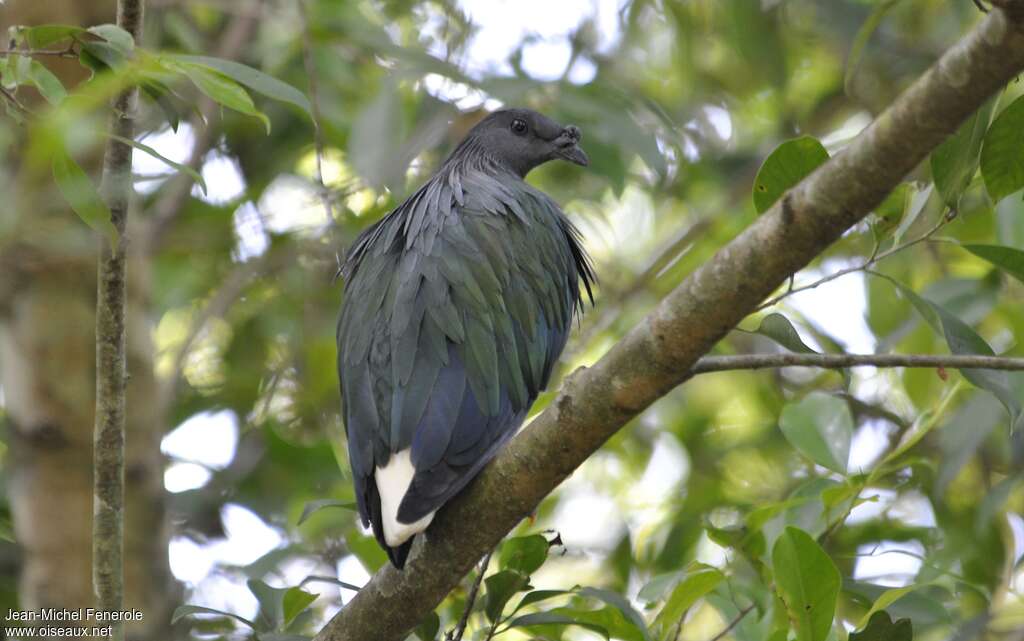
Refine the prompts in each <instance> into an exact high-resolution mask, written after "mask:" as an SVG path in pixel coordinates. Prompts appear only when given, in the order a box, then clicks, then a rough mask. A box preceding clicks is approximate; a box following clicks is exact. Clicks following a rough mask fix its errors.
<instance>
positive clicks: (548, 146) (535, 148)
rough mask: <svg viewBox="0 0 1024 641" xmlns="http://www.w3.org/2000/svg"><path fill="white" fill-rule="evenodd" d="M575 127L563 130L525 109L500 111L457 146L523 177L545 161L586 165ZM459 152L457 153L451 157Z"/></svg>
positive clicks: (585, 155)
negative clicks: (480, 154)
mask: <svg viewBox="0 0 1024 641" xmlns="http://www.w3.org/2000/svg"><path fill="white" fill-rule="evenodd" d="M581 136H582V133H581V132H580V129H579V127H577V126H575V125H568V126H565V127H563V126H562V125H560V124H558V123H557V122H555V121H554V120H551V119H550V118H548V117H547V116H545V115H543V114H539V113H537V112H536V111H531V110H529V109H502V110H500V111H495V112H494V113H492V114H490V115H488V116H487V117H486V118H484V119H483V120H481V121H480V122H479V123H477V125H476V126H475V127H473V129H471V130H470V132H469V134H467V136H466V140H465V141H463V143H462V144H461V145H459V148H460V149H467V150H468V149H469V148H473V149H476V150H479V151H480V152H482V153H484V154H486V155H487V156H489V157H490V158H492V159H493V160H495V161H497V162H498V163H500V164H502V165H503V166H505V167H507V168H509V169H511V170H512V171H514V172H515V173H517V174H518V175H519V176H526V174H527V173H529V172H530V170H531V169H533V168H534V167H537V166H538V165H541V164H543V163H546V162H547V161H549V160H555V159H562V160H568V161H569V162H571V163H574V164H577V165H582V166H586V165H587V163H588V162H589V159H588V158H587V154H585V153H584V152H583V150H582V149H580V146H579V142H580V137H581ZM458 153H459V150H456V152H455V153H454V154H453V155H456V154H458Z"/></svg>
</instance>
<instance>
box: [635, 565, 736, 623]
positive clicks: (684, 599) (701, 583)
mask: <svg viewBox="0 0 1024 641" xmlns="http://www.w3.org/2000/svg"><path fill="white" fill-rule="evenodd" d="M724 578H725V576H724V575H723V574H722V573H721V572H719V571H718V570H715V569H707V570H700V571H698V572H694V573H692V574H689V575H687V577H686V578H685V579H683V580H682V581H681V582H680V583H679V585H677V586H676V587H675V589H674V590H672V594H671V596H669V598H668V600H667V601H666V602H665V606H664V607H663V608H662V609H661V612H659V613H658V616H657V617H656V618H655V619H654V625H653V626H651V629H652V630H653V631H654V633H655V635H657V638H659V639H665V638H666V636H667V635H668V634H669V633H670V632H671V631H672V628H673V626H675V624H676V623H678V622H679V621H681V620H682V618H683V615H685V614H686V611H687V610H689V609H690V607H691V606H693V604H694V603H695V602H696V601H697V599H699V598H701V597H702V596H704V595H705V594H707V593H708V592H710V591H711V590H713V589H715V587H717V586H718V584H719V583H721V582H722V580H723V579H724Z"/></svg>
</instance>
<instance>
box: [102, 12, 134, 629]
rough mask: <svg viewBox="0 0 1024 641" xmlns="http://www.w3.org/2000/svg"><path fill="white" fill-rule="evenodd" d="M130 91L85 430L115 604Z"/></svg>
mask: <svg viewBox="0 0 1024 641" xmlns="http://www.w3.org/2000/svg"><path fill="white" fill-rule="evenodd" d="M143 10H144V0H118V3H117V25H118V26H119V27H121V28H122V29H124V30H125V31H127V32H128V33H130V34H131V35H132V37H133V38H134V39H135V42H140V41H141V39H142V23H143V17H142V16H143ZM137 100H138V97H137V90H136V89H135V88H134V87H132V88H129V89H126V90H124V91H122V92H121V93H120V94H119V95H118V96H117V97H116V98H115V99H114V104H113V105H112V112H111V114H110V130H111V133H112V134H114V135H113V136H111V137H110V138H109V139H108V140H107V147H106V151H105V153H104V157H103V180H102V185H101V187H102V191H103V196H104V198H105V200H106V202H107V205H108V206H109V207H110V218H111V222H113V224H114V227H115V228H116V229H117V234H118V236H117V241H116V245H117V246H116V247H111V245H110V242H109V241H108V240H107V239H106V238H103V239H101V240H100V258H99V267H98V278H97V279H98V281H99V282H98V284H97V301H96V423H95V426H94V429H93V524H92V583H93V591H94V592H95V595H96V609H97V610H101V611H106V612H113V611H119V610H122V609H123V607H124V606H123V603H124V425H125V386H126V385H127V383H128V375H127V371H126V352H125V306H126V293H125V292H126V285H127V269H126V267H127V265H126V259H125V246H126V244H127V239H126V238H125V230H126V227H127V224H126V223H127V220H128V204H129V201H130V199H131V194H132V148H131V146H130V145H128V144H126V143H124V142H121V140H125V139H127V140H130V139H132V138H133V137H134V128H135V121H134V117H135V116H134V113H135V107H136V103H137ZM118 137H120V140H119V139H118ZM111 638H112V639H115V640H119V641H120V640H123V639H124V623H123V622H120V621H115V622H113V627H112V632H111Z"/></svg>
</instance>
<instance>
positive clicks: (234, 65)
mask: <svg viewBox="0 0 1024 641" xmlns="http://www.w3.org/2000/svg"><path fill="white" fill-rule="evenodd" d="M173 58H174V59H175V60H181V61H182V62H189V63H193V64H198V65H205V66H207V67H211V68H213V69H216V70H217V71H219V72H221V73H222V74H224V75H226V76H229V77H230V78H233V79H234V80H235V81H237V82H240V83H242V84H243V85H245V86H246V87H248V88H250V89H252V90H253V91H255V92H258V93H261V94H263V95H264V96H267V97H269V98H273V99H274V100H279V101H281V102H286V103H289V104H292V105H295V106H296V107H298V108H300V109H302V110H303V111H305V112H306V114H308V115H309V116H310V117H312V106H311V105H310V104H309V99H308V98H306V96H305V94H303V93H302V92H301V91H299V90H298V89H296V88H295V87H293V86H291V85H289V84H288V83H286V82H282V81H280V80H278V79H277V78H275V77H273V76H270V75H267V74H265V73H263V72H262V71H260V70H259V69H253V68H252V67H249V66H247V65H243V64H241V63H239V62H234V61H233V60H224V59H222V58H212V57H208V56H185V55H176V56H173Z"/></svg>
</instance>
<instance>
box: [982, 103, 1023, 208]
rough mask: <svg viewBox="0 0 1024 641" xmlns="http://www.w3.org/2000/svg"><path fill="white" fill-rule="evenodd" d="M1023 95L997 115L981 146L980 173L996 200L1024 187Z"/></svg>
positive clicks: (989, 192) (993, 198) (990, 194)
mask: <svg viewBox="0 0 1024 641" xmlns="http://www.w3.org/2000/svg"><path fill="white" fill-rule="evenodd" d="M1022 149H1024V96H1020V97H1018V98H1017V99H1016V100H1014V101H1013V102H1011V103H1010V105H1009V106H1008V107H1007V108H1006V109H1003V111H1002V112H1000V113H999V115H998V116H996V119H995V121H994V122H993V123H992V126H991V127H989V128H988V133H986V134H985V142H984V146H983V147H982V148H981V176H982V178H984V180H985V188H986V189H988V195H989V196H991V197H992V200H993V201H995V202H998V201H1000V200H1002V199H1003V198H1004V197H1006V196H1009V195H1010V194H1012V193H1013V192H1015V191H1017V190H1018V189H1021V188H1022V187H1024V153H1021V150H1022Z"/></svg>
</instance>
